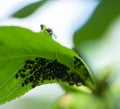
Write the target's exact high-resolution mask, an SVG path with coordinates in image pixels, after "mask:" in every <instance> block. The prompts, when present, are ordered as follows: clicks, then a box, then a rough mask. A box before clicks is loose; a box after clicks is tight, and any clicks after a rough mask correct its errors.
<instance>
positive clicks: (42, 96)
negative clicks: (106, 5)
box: [0, 0, 120, 109]
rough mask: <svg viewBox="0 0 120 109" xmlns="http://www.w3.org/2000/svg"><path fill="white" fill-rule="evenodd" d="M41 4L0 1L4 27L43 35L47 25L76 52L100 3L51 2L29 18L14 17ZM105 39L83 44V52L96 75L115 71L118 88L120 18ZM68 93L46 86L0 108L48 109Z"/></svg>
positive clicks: (78, 0) (0, 20)
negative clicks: (83, 30)
mask: <svg viewBox="0 0 120 109" xmlns="http://www.w3.org/2000/svg"><path fill="white" fill-rule="evenodd" d="M37 1H38V0H12V1H10V0H4V1H0V26H3V25H17V26H21V27H25V28H28V29H30V30H32V31H34V32H39V31H40V24H45V25H46V26H47V27H50V28H52V29H53V31H54V34H55V35H56V36H57V38H56V39H54V40H56V41H57V42H59V43H61V44H62V45H64V46H66V47H69V48H74V43H73V37H74V33H75V31H77V29H79V28H82V27H83V25H85V23H86V22H87V21H88V20H89V19H90V18H91V16H92V14H93V13H94V11H95V9H96V7H97V6H98V5H99V3H100V0H48V2H47V3H45V4H44V5H43V6H41V7H40V8H38V9H37V10H36V11H35V12H34V13H33V14H31V15H30V16H28V17H26V18H22V19H21V18H15V17H11V15H12V14H13V13H15V12H16V11H17V10H19V9H21V8H22V7H24V6H26V5H28V4H31V3H34V2H37ZM98 26H99V25H98ZM95 31H96V30H95ZM86 32H87V31H86ZM103 36H107V37H104V38H102V39H99V40H97V41H94V42H92V41H91V42H89V43H88V42H86V43H83V44H81V48H82V50H81V49H80V51H81V52H82V56H83V57H84V59H85V61H86V62H87V63H88V65H89V66H90V68H91V69H92V70H93V72H96V73H97V72H99V71H101V70H103V69H105V68H108V69H111V70H112V71H114V72H115V73H114V76H113V77H112V78H111V81H115V82H114V84H115V85H118V84H119V79H120V78H119V77H120V76H119V69H120V67H119V65H120V16H117V17H116V18H115V19H114V20H113V21H112V22H111V24H110V26H109V27H108V28H107V30H106V31H105V32H104V34H103ZM78 50H79V49H78ZM64 93H65V92H64V90H63V89H62V88H61V87H60V86H59V85H58V84H48V85H42V86H39V87H36V88H35V89H33V90H31V91H29V92H28V93H26V94H25V95H24V96H22V97H20V98H17V99H15V100H13V101H11V102H8V103H5V104H3V105H0V109H33V108H34V109H48V108H49V107H50V106H52V104H54V103H55V102H56V100H57V99H58V98H59V97H61V96H62V95H64Z"/></svg>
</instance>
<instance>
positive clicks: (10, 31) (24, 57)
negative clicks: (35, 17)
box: [0, 26, 95, 104]
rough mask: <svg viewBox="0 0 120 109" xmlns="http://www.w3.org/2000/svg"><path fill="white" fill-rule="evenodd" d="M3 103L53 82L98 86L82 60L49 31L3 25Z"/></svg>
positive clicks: (0, 94)
mask: <svg viewBox="0 0 120 109" xmlns="http://www.w3.org/2000/svg"><path fill="white" fill-rule="evenodd" d="M0 78H1V79H0V104H2V103H4V102H6V101H10V100H12V99H15V98H16V97H19V96H22V95H23V94H24V93H26V92H27V91H29V90H31V89H32V88H34V87H36V86H39V85H42V84H47V83H54V82H58V83H60V82H63V83H68V84H69V85H74V84H75V85H79V84H80V83H82V84H83V85H86V86H88V87H90V88H93V87H94V86H95V83H94V80H93V77H92V75H91V73H90V71H89V69H88V68H87V66H86V65H85V63H84V62H83V60H82V59H81V58H80V57H79V56H78V55H77V54H76V53H75V52H74V51H73V50H71V49H68V48H66V47H64V46H62V45H60V44H59V43H57V42H55V41H54V40H53V39H52V37H51V35H50V34H49V33H48V32H47V31H45V30H44V31H41V32H38V33H34V32H32V31H30V30H28V29H25V28H21V27H17V26H8V27H7V26H3V27H0Z"/></svg>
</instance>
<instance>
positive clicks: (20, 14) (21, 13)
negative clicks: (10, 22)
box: [12, 0, 48, 18]
mask: <svg viewBox="0 0 120 109" xmlns="http://www.w3.org/2000/svg"><path fill="white" fill-rule="evenodd" d="M46 2H48V0H41V1H39V2H35V3H32V4H29V5H27V6H26V7H24V8H22V9H20V10H18V11H17V12H15V13H14V14H13V15H12V17H16V18H25V17H28V16H30V15H31V14H33V13H34V11H36V10H37V9H38V8H39V7H40V6H43V5H44V4H45V3H46Z"/></svg>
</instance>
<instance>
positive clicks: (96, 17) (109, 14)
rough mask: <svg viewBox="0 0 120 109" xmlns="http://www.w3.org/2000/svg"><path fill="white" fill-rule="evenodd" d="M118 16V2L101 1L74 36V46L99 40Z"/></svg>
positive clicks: (119, 9) (119, 13)
mask: <svg viewBox="0 0 120 109" xmlns="http://www.w3.org/2000/svg"><path fill="white" fill-rule="evenodd" d="M118 15H120V0H115V1H114V0H102V1H101V2H100V4H99V5H98V7H97V8H96V10H95V12H94V13H93V15H92V17H91V18H90V19H89V20H88V22H87V23H86V24H85V25H84V26H83V27H82V28H80V29H78V30H77V31H76V32H75V34H74V45H75V48H77V47H78V46H79V45H80V44H82V43H84V42H87V41H91V40H95V39H99V38H101V37H102V34H104V32H105V31H106V29H107V28H108V27H109V25H110V24H111V22H112V21H113V20H114V19H115V18H116V17H117V16H118Z"/></svg>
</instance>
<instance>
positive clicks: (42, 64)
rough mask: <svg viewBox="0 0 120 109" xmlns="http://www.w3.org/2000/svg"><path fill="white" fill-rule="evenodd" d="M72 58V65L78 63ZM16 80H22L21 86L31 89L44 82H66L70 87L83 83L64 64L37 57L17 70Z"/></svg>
mask: <svg viewBox="0 0 120 109" xmlns="http://www.w3.org/2000/svg"><path fill="white" fill-rule="evenodd" d="M76 59H77V58H76V57H74V64H77V63H78V62H79V61H78V60H76ZM15 78H16V79H19V78H22V79H23V81H22V83H21V85H22V86H23V87H24V86H25V85H27V84H29V83H30V84H31V86H32V88H34V87H36V86H38V85H40V84H43V83H44V82H45V81H46V80H47V81H48V80H49V81H51V80H56V81H63V82H67V83H68V84H70V85H74V84H76V85H79V84H80V83H82V82H83V81H82V80H81V78H80V76H79V75H78V74H77V73H75V72H74V71H70V68H69V67H67V66H66V65H64V64H61V63H59V62H58V60H57V59H54V60H52V59H46V58H42V57H37V58H35V59H33V60H26V62H25V64H24V66H23V67H22V68H21V69H19V71H18V73H17V74H16V75H15Z"/></svg>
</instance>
